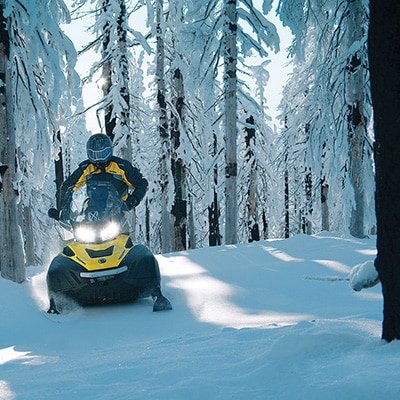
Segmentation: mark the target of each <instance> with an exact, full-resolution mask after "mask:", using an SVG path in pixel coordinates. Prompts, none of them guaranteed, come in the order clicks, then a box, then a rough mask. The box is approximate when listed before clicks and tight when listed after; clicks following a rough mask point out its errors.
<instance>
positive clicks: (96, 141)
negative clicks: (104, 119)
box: [86, 133, 113, 167]
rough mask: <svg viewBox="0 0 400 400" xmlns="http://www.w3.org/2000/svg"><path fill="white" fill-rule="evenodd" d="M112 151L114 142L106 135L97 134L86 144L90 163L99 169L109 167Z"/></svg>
mask: <svg viewBox="0 0 400 400" xmlns="http://www.w3.org/2000/svg"><path fill="white" fill-rule="evenodd" d="M112 150H113V144H112V141H111V139H110V138H109V137H108V136H107V135H105V134H104V133H96V134H95V135H92V136H90V138H89V140H88V141H87V143H86V152H87V156H88V158H89V161H90V162H91V163H93V164H94V165H96V166H98V167H101V166H103V167H104V166H106V165H108V163H109V162H110V160H111V156H112Z"/></svg>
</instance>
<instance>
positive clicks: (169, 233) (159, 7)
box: [156, 0, 173, 253]
mask: <svg viewBox="0 0 400 400" xmlns="http://www.w3.org/2000/svg"><path fill="white" fill-rule="evenodd" d="M163 6H164V1H163V0H157V3H156V18H157V38H156V39H157V55H156V57H157V60H156V76H157V91H158V93H157V102H158V110H159V123H158V129H159V133H160V140H161V154H160V184H161V251H162V252H163V253H169V252H171V251H173V229H172V222H171V214H170V210H169V190H170V189H169V188H170V182H169V176H170V171H171V168H170V165H169V164H170V160H171V143H170V138H169V134H168V119H167V102H166V99H165V92H166V90H165V76H164V57H165V55H164V38H163V30H162V19H163V8H164V7H163Z"/></svg>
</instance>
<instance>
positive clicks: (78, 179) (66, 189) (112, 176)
mask: <svg viewBox="0 0 400 400" xmlns="http://www.w3.org/2000/svg"><path fill="white" fill-rule="evenodd" d="M92 175H96V179H99V180H105V181H106V180H107V181H110V182H111V183H112V184H113V185H114V186H115V188H116V189H117V192H118V193H119V195H120V196H121V199H122V200H124V201H127V200H128V201H127V204H128V206H130V207H129V208H132V207H135V206H137V205H138V204H139V203H140V202H141V201H142V199H143V197H144V196H145V194H146V192H147V190H148V186H149V184H148V182H147V180H146V179H145V178H144V177H143V175H142V174H141V172H140V171H139V170H138V169H137V168H136V167H134V166H133V165H132V164H131V163H130V162H129V161H127V160H124V159H122V158H119V157H115V156H112V157H111V161H110V163H109V164H108V165H107V167H105V168H104V169H103V168H99V167H96V166H95V165H94V164H92V163H91V162H90V161H89V160H85V161H83V162H81V163H80V164H79V167H78V168H77V169H76V170H75V171H74V172H73V173H72V174H71V176H69V177H68V178H67V179H66V180H65V181H64V183H63V184H62V186H61V189H60V198H61V208H62V209H65V208H67V207H68V205H69V204H70V202H71V199H72V194H73V192H74V191H76V190H78V189H79V188H81V187H82V186H84V185H85V184H86V180H87V179H88V177H89V176H92ZM129 192H132V193H131V194H129ZM128 197H129V199H128Z"/></svg>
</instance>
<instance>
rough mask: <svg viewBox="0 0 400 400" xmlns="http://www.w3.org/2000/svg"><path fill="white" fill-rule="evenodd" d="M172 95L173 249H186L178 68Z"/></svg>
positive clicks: (180, 94) (184, 173)
mask: <svg viewBox="0 0 400 400" xmlns="http://www.w3.org/2000/svg"><path fill="white" fill-rule="evenodd" d="M173 88H174V92H175V93H174V96H173V98H172V104H173V105H174V107H175V113H176V114H175V113H173V115H172V118H171V120H172V126H171V140H172V146H173V149H172V154H171V156H172V157H171V170H172V176H173V178H174V186H175V200H174V205H173V207H172V210H171V214H172V215H173V218H174V232H175V234H174V237H175V246H174V250H175V251H181V250H186V248H187V246H186V230H187V201H186V197H185V196H186V193H185V192H186V171H185V165H184V164H183V160H182V159H181V158H179V157H178V156H177V151H178V148H179V146H180V144H181V135H180V125H181V123H182V122H183V106H184V92H183V76H182V73H181V71H180V69H179V68H177V69H176V70H175V73H174V77H173Z"/></svg>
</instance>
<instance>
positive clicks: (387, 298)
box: [368, 0, 400, 342]
mask: <svg viewBox="0 0 400 400" xmlns="http://www.w3.org/2000/svg"><path fill="white" fill-rule="evenodd" d="M399 20H400V3H399V2H398V1H397V0H384V1H382V0H370V30H369V36H368V46H369V63H370V74H371V92H372V104H373V109H374V130H375V153H374V155H375V166H376V216H377V230H378V232H377V235H378V236H377V250H378V255H377V258H376V260H375V266H376V268H377V270H378V272H379V277H380V281H381V283H382V291H383V299H384V304H383V329H382V338H383V339H385V340H387V341H389V342H390V341H392V340H394V339H400V247H399V243H400V225H399V221H400V206H399V203H398V201H397V198H396V196H397V194H399V193H400V180H399V171H400V157H399V154H400V135H399V126H400V98H399V92H400V44H399V42H398V41H396V40H389V38H397V37H399V35H400V24H399Z"/></svg>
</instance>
